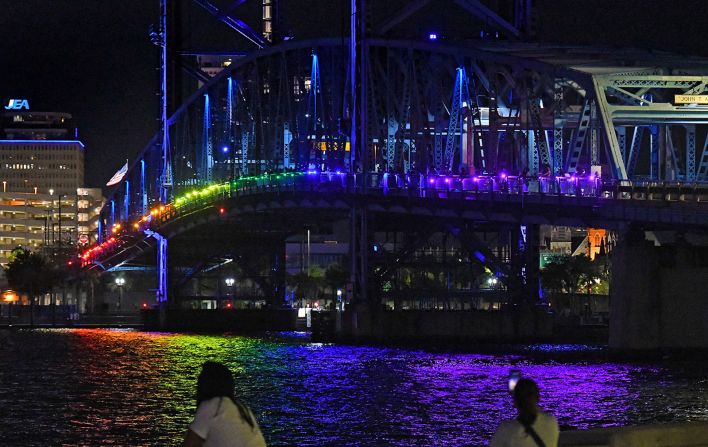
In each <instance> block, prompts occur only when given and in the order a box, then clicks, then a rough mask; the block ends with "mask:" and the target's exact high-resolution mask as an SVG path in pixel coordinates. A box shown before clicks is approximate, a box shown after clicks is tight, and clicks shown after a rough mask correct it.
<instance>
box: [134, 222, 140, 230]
mask: <svg viewBox="0 0 708 447" xmlns="http://www.w3.org/2000/svg"><path fill="white" fill-rule="evenodd" d="M133 228H135V229H136V230H139V229H140V224H139V223H137V222H135V223H134V224H133Z"/></svg>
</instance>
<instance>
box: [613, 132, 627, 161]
mask: <svg viewBox="0 0 708 447" xmlns="http://www.w3.org/2000/svg"><path fill="white" fill-rule="evenodd" d="M615 132H617V143H618V144H619V148H620V153H621V154H622V160H624V162H625V164H626V163H627V128H626V127H624V126H619V127H615Z"/></svg>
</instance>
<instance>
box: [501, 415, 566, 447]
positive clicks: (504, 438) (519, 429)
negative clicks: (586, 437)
mask: <svg viewBox="0 0 708 447" xmlns="http://www.w3.org/2000/svg"><path fill="white" fill-rule="evenodd" d="M531 427H532V428H533V429H534V431H535V432H536V433H538V436H539V437H540V438H541V439H542V440H543V443H544V444H546V447H557V446H558V421H556V418H555V417H553V415H550V414H548V413H544V412H539V413H538V416H537V417H536V420H535V421H534V423H533V424H531ZM489 447H538V444H536V441H534V440H533V437H531V435H529V434H527V433H526V429H525V428H524V426H523V425H521V422H519V421H517V420H516V419H512V420H509V421H504V422H502V423H501V425H499V428H497V432H496V433H494V437H493V438H492V442H490V443H489Z"/></svg>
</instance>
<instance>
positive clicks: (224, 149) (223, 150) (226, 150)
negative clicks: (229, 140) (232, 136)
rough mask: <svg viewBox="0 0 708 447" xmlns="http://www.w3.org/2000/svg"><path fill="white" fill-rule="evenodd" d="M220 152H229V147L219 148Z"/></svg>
mask: <svg viewBox="0 0 708 447" xmlns="http://www.w3.org/2000/svg"><path fill="white" fill-rule="evenodd" d="M221 151H222V152H223V153H227V152H228V151H229V147H228V146H224V147H222V148H221Z"/></svg>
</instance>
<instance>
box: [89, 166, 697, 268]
mask: <svg viewBox="0 0 708 447" xmlns="http://www.w3.org/2000/svg"><path fill="white" fill-rule="evenodd" d="M269 192H270V193H279V192H304V193H307V192H318V193H322V192H331V193H344V194H354V195H357V194H368V195H381V196H388V195H391V196H407V197H411V198H414V197H417V198H424V199H426V198H436V199H446V198H453V197H454V198H455V199H464V200H497V198H502V197H507V198H513V197H519V198H521V199H522V200H532V199H534V198H535V199H536V200H543V198H544V197H574V198H579V199H582V200H633V201H634V200H639V201H685V202H708V185H705V184H680V183H659V182H646V183H629V184H623V183H618V182H611V181H609V182H607V181H603V180H601V179H600V178H599V177H596V176H593V175H590V176H586V177H580V176H573V175H568V176H556V177H550V176H540V177H528V176H515V175H505V174H500V175H497V176H491V175H475V176H463V177H461V176H452V175H425V174H396V173H386V172H383V173H367V174H360V173H344V172H339V171H334V172H321V171H307V172H284V173H274V174H264V175H260V176H252V177H241V178H237V179H235V180H233V181H231V182H226V183H222V184H213V185H208V186H203V187H201V188H199V189H193V190H191V191H189V192H185V193H183V194H182V195H180V196H179V197H177V198H176V199H175V200H173V201H172V203H169V204H164V205H159V206H157V207H155V208H153V209H152V210H151V211H150V212H149V214H147V215H145V216H141V217H140V218H139V219H138V220H137V221H135V222H132V223H131V222H123V223H119V224H117V225H116V226H114V228H112V233H113V234H112V237H110V238H106V239H105V240H104V242H103V243H102V244H99V245H96V246H93V247H91V248H89V249H87V250H86V251H84V253H82V255H81V258H82V265H86V264H87V263H90V262H92V259H94V258H100V257H102V256H105V255H107V254H108V253H111V252H114V251H116V250H118V249H119V248H120V247H122V246H123V245H125V244H126V243H130V241H131V240H135V239H136V238H137V237H138V236H139V235H140V234H142V232H143V231H145V230H146V229H148V228H152V229H153V230H154V229H157V227H159V226H161V225H162V224H164V223H166V222H168V221H170V220H171V219H174V218H175V217H178V216H181V215H185V214H188V213H191V212H194V211H197V210H199V209H203V208H205V207H210V206H212V207H213V206H216V207H219V202H225V201H226V200H228V199H231V198H237V197H241V196H249V195H254V194H263V193H269ZM219 211H220V212H223V213H225V212H226V209H225V208H220V207H219Z"/></svg>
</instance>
